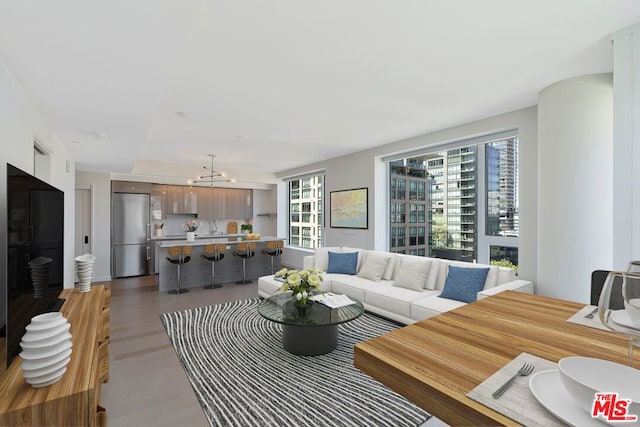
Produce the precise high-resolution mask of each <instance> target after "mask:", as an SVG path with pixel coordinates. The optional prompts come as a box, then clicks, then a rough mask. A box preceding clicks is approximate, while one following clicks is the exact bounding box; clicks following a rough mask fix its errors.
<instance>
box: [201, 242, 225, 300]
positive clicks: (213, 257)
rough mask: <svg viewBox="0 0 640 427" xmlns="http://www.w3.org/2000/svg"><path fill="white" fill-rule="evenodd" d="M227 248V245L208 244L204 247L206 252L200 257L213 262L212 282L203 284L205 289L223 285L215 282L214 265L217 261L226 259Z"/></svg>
mask: <svg viewBox="0 0 640 427" xmlns="http://www.w3.org/2000/svg"><path fill="white" fill-rule="evenodd" d="M226 249H227V247H226V246H225V245H206V246H205V247H204V253H203V254H202V255H200V257H201V258H202V259H203V260H205V261H209V262H210V263H211V284H210V285H206V286H203V287H204V289H217V288H221V287H222V285H219V284H217V283H215V280H216V270H215V267H214V266H215V264H216V262H218V261H222V260H223V259H224V252H225V250H226Z"/></svg>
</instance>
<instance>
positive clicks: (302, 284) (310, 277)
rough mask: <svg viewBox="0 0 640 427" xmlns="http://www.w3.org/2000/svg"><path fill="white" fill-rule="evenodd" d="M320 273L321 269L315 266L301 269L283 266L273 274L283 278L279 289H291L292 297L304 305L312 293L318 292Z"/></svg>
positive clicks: (284, 290)
mask: <svg viewBox="0 0 640 427" xmlns="http://www.w3.org/2000/svg"><path fill="white" fill-rule="evenodd" d="M322 273H323V271H322V270H318V269H316V268H308V269H306V270H302V271H298V270H289V269H287V268H283V269H282V270H280V271H278V272H277V273H276V274H275V276H276V277H279V278H281V279H284V283H283V284H282V286H281V287H280V291H282V292H286V291H292V292H293V297H294V298H295V299H296V300H297V301H298V304H300V305H306V304H307V302H308V301H309V298H310V297H311V296H312V295H313V294H314V293H319V292H320V283H322Z"/></svg>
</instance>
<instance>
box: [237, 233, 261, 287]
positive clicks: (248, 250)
mask: <svg viewBox="0 0 640 427" xmlns="http://www.w3.org/2000/svg"><path fill="white" fill-rule="evenodd" d="M256 247H257V245H256V243H255V242H251V243H238V244H237V245H236V250H235V251H233V256H234V257H236V258H241V259H242V280H238V281H237V282H236V285H246V284H247V283H253V281H252V280H247V269H246V266H247V260H248V259H249V258H253V256H254V255H255V254H256V253H255V250H256Z"/></svg>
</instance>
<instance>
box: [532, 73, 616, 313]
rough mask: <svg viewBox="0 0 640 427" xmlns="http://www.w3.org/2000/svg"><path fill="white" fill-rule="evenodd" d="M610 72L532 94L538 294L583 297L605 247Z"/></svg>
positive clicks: (605, 259) (607, 260)
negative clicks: (535, 118) (535, 102)
mask: <svg viewBox="0 0 640 427" xmlns="http://www.w3.org/2000/svg"><path fill="white" fill-rule="evenodd" d="M612 140H613V87H612V76H611V74H598V75H592V76H584V77H578V78H574V79H569V80H564V81H561V82H559V83H556V84H554V85H552V86H549V87H547V88H545V89H544V90H543V91H541V92H540V94H539V95H538V158H539V159H540V168H539V173H538V192H539V198H538V201H539V204H538V218H539V221H538V230H539V233H538V262H539V268H538V275H537V277H538V279H537V284H536V291H537V292H538V293H539V294H542V295H547V296H552V297H556V298H562V299H568V300H572V301H580V302H585V303H586V302H589V299H590V298H589V297H590V280H591V272H592V271H593V270H596V269H603V270H607V269H610V268H611V264H612V253H613V210H612V190H613V170H612V168H613V157H612V156H613V141H612Z"/></svg>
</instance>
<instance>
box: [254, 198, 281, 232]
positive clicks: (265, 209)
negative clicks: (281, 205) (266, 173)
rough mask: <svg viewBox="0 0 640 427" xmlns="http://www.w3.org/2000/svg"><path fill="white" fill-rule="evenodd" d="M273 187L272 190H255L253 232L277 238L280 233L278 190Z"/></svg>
mask: <svg viewBox="0 0 640 427" xmlns="http://www.w3.org/2000/svg"><path fill="white" fill-rule="evenodd" d="M271 187H272V188H271V189H270V190H253V221H252V224H253V232H254V233H260V234H261V235H263V236H276V235H277V233H278V227H277V224H276V221H277V212H278V206H277V201H276V191H277V190H276V186H275V185H271ZM283 236H284V235H283ZM283 236H280V237H283ZM276 237H278V236H276Z"/></svg>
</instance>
